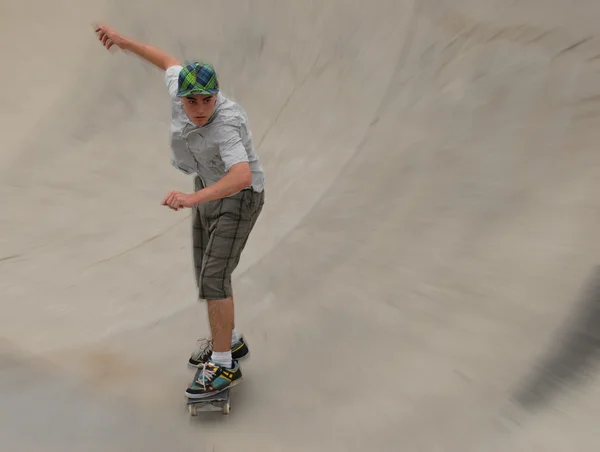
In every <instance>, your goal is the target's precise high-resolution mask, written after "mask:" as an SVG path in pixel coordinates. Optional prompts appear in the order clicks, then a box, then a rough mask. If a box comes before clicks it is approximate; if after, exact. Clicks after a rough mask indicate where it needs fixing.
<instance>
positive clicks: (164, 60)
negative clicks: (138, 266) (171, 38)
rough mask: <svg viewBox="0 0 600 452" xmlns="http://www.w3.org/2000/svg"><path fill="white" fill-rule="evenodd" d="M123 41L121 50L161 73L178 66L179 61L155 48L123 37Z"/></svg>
mask: <svg viewBox="0 0 600 452" xmlns="http://www.w3.org/2000/svg"><path fill="white" fill-rule="evenodd" d="M123 39H124V41H125V42H124V44H123V46H122V49H123V50H128V51H129V52H132V53H135V54H136V55H138V56H140V57H141V58H143V59H144V60H146V61H148V62H149V63H152V64H153V65H155V66H156V67H158V68H160V69H162V70H163V71H165V70H167V69H168V68H169V67H171V66H176V65H178V64H179V60H178V59H177V58H175V57H173V56H171V55H169V54H167V53H165V52H164V51H162V50H160V49H158V48H156V47H153V46H151V45H149V44H144V43H141V42H138V41H135V40H133V39H130V38H126V37H123Z"/></svg>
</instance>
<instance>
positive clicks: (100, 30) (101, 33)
mask: <svg viewBox="0 0 600 452" xmlns="http://www.w3.org/2000/svg"><path fill="white" fill-rule="evenodd" d="M95 32H96V34H97V35H98V40H99V41H100V42H102V45H103V46H104V47H106V48H107V49H108V50H110V49H111V47H112V46H114V45H115V42H114V34H115V32H114V31H112V30H111V29H110V28H108V27H107V26H105V25H99V26H97V27H96V28H95Z"/></svg>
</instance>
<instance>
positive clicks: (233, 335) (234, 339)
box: [231, 328, 240, 345]
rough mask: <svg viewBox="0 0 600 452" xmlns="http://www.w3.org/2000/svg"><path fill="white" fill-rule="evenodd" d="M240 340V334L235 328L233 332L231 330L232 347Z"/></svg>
mask: <svg viewBox="0 0 600 452" xmlns="http://www.w3.org/2000/svg"><path fill="white" fill-rule="evenodd" d="M239 340H240V334H239V333H238V332H237V330H236V329H235V328H234V329H233V330H231V345H233V344H235V343H236V342H237V341H239Z"/></svg>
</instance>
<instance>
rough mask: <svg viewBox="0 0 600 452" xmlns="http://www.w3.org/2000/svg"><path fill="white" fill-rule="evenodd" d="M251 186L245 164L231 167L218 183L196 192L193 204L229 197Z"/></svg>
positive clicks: (246, 164) (250, 175)
mask: <svg viewBox="0 0 600 452" xmlns="http://www.w3.org/2000/svg"><path fill="white" fill-rule="evenodd" d="M251 184H252V172H251V171H250V165H249V164H248V163H247V162H241V163H238V164H236V165H233V166H232V167H231V169H230V170H229V171H228V172H227V174H226V175H225V176H223V177H222V178H221V179H220V180H219V181H217V182H215V183H214V184H212V185H209V186H208V187H206V188H203V189H201V190H199V191H197V192H196V193H195V194H194V196H195V197H196V199H195V204H202V203H205V202H210V201H215V200H217V199H221V198H225V197H227V196H231V195H233V194H235V193H237V192H239V191H241V190H243V189H244V188H246V187H248V186H249V185H251Z"/></svg>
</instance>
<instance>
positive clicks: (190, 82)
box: [177, 61, 219, 97]
mask: <svg viewBox="0 0 600 452" xmlns="http://www.w3.org/2000/svg"><path fill="white" fill-rule="evenodd" d="M218 92H219V81H218V80H217V73H216V71H215V68H214V67H213V66H212V65H210V64H208V63H202V62H198V61H194V62H192V63H189V64H187V65H186V66H184V67H183V68H182V69H181V71H180V72H179V85H178V90H177V96H179V97H185V96H190V95H194V94H217V93H218Z"/></svg>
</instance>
